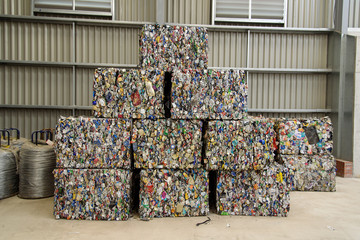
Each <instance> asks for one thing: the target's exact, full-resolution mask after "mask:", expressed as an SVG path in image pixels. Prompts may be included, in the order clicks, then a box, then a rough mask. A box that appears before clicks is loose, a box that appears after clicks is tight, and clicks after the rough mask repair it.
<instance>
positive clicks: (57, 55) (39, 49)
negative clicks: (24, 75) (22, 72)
mask: <svg viewBox="0 0 360 240" xmlns="http://www.w3.org/2000/svg"><path fill="white" fill-rule="evenodd" d="M0 35H1V36H0V45H1V46H6V47H2V48H0V58H1V59H3V60H19V61H21V60H22V61H47V62H70V61H71V57H72V45H73V44H72V26H71V25H67V24H49V23H26V22H11V21H10V22H5V21H3V22H1V23H0Z"/></svg>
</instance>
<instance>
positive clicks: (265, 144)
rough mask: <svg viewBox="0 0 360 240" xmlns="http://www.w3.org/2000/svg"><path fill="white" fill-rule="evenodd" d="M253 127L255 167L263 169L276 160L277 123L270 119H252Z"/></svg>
mask: <svg viewBox="0 0 360 240" xmlns="http://www.w3.org/2000/svg"><path fill="white" fill-rule="evenodd" d="M250 119H251V121H252V123H253V126H254V131H253V144H252V146H253V154H254V159H253V166H254V169H262V168H264V167H265V166H266V165H268V164H271V163H273V162H274V160H275V150H276V149H277V143H276V132H275V122H274V121H273V120H272V119H270V118H264V117H252V118H250Z"/></svg>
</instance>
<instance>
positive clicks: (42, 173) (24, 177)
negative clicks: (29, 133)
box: [19, 141, 56, 198]
mask: <svg viewBox="0 0 360 240" xmlns="http://www.w3.org/2000/svg"><path fill="white" fill-rule="evenodd" d="M55 165H56V156H55V152H54V148H53V147H52V146H49V145H47V144H46V142H45V141H39V142H38V144H37V145H36V144H34V143H32V142H27V143H25V144H24V145H23V146H22V148H21V150H20V163H19V177H20V183H19V197H21V198H45V197H50V196H53V195H54V176H53V174H52V171H53V170H54V168H55Z"/></svg>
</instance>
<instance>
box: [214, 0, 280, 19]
mask: <svg viewBox="0 0 360 240" xmlns="http://www.w3.org/2000/svg"><path fill="white" fill-rule="evenodd" d="M213 10H214V21H215V22H248V23H276V24H283V23H284V22H285V18H286V0H272V1H268V0H213Z"/></svg>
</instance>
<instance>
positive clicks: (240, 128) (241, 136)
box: [206, 117, 290, 216]
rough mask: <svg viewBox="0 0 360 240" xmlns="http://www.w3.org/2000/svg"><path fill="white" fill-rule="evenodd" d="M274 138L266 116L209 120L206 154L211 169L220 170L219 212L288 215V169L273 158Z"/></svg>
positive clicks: (218, 182) (272, 127) (270, 122)
mask: <svg viewBox="0 0 360 240" xmlns="http://www.w3.org/2000/svg"><path fill="white" fill-rule="evenodd" d="M275 140H276V138H275V131H274V122H273V121H272V120H270V119H267V118H261V117H259V118H258V117H256V118H251V117H249V118H247V119H243V120H229V121H225V120H224V121H220V120H217V121H210V122H209V126H208V131H207V133H206V158H207V167H208V169H210V170H217V171H218V173H217V176H218V177H217V189H216V192H217V205H216V207H217V212H218V213H219V214H222V215H252V216H287V213H288V211H289V209H290V196H289V188H288V184H287V183H286V176H287V171H286V169H285V168H284V167H283V166H281V165H280V164H277V163H276V162H275V161H274V156H275V147H276V143H275Z"/></svg>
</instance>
